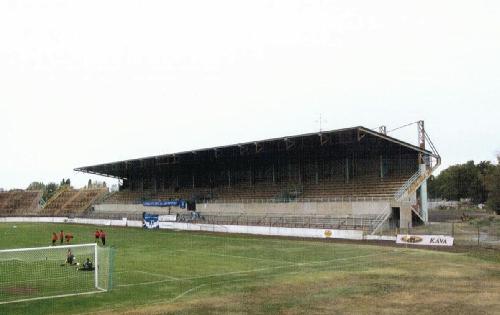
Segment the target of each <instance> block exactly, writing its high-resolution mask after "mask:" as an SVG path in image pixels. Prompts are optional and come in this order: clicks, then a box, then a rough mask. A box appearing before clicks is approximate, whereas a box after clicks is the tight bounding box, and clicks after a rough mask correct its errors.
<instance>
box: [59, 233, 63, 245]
mask: <svg viewBox="0 0 500 315" xmlns="http://www.w3.org/2000/svg"><path fill="white" fill-rule="evenodd" d="M59 240H60V241H61V245H62V244H63V242H64V232H63V230H61V232H59Z"/></svg>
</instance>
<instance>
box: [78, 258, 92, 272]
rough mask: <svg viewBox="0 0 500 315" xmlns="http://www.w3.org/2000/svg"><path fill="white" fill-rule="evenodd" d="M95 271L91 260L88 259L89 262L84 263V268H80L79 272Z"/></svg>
mask: <svg viewBox="0 0 500 315" xmlns="http://www.w3.org/2000/svg"><path fill="white" fill-rule="evenodd" d="M94 269H95V268H94V266H93V265H92V262H91V261H90V258H87V260H86V261H85V262H84V263H83V266H82V268H79V269H78V270H80V271H93V270H94Z"/></svg>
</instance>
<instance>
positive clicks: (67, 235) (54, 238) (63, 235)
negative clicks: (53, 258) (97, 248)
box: [52, 230, 73, 246]
mask: <svg viewBox="0 0 500 315" xmlns="http://www.w3.org/2000/svg"><path fill="white" fill-rule="evenodd" d="M65 239H66V244H69V242H71V240H72V239H73V234H71V233H69V232H66V233H64V231H63V230H61V232H59V235H57V233H56V232H52V246H55V245H56V243H57V240H60V242H61V245H62V244H63V243H64V240H65Z"/></svg>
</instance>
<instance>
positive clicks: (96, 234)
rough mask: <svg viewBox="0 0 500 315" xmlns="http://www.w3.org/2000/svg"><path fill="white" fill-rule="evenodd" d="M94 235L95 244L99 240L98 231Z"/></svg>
mask: <svg viewBox="0 0 500 315" xmlns="http://www.w3.org/2000/svg"><path fill="white" fill-rule="evenodd" d="M94 235H95V242H96V243H99V238H100V237H101V234H100V232H99V230H95V233H94Z"/></svg>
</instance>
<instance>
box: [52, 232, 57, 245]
mask: <svg viewBox="0 0 500 315" xmlns="http://www.w3.org/2000/svg"><path fill="white" fill-rule="evenodd" d="M56 242H57V233H56V232H52V246H56Z"/></svg>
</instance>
